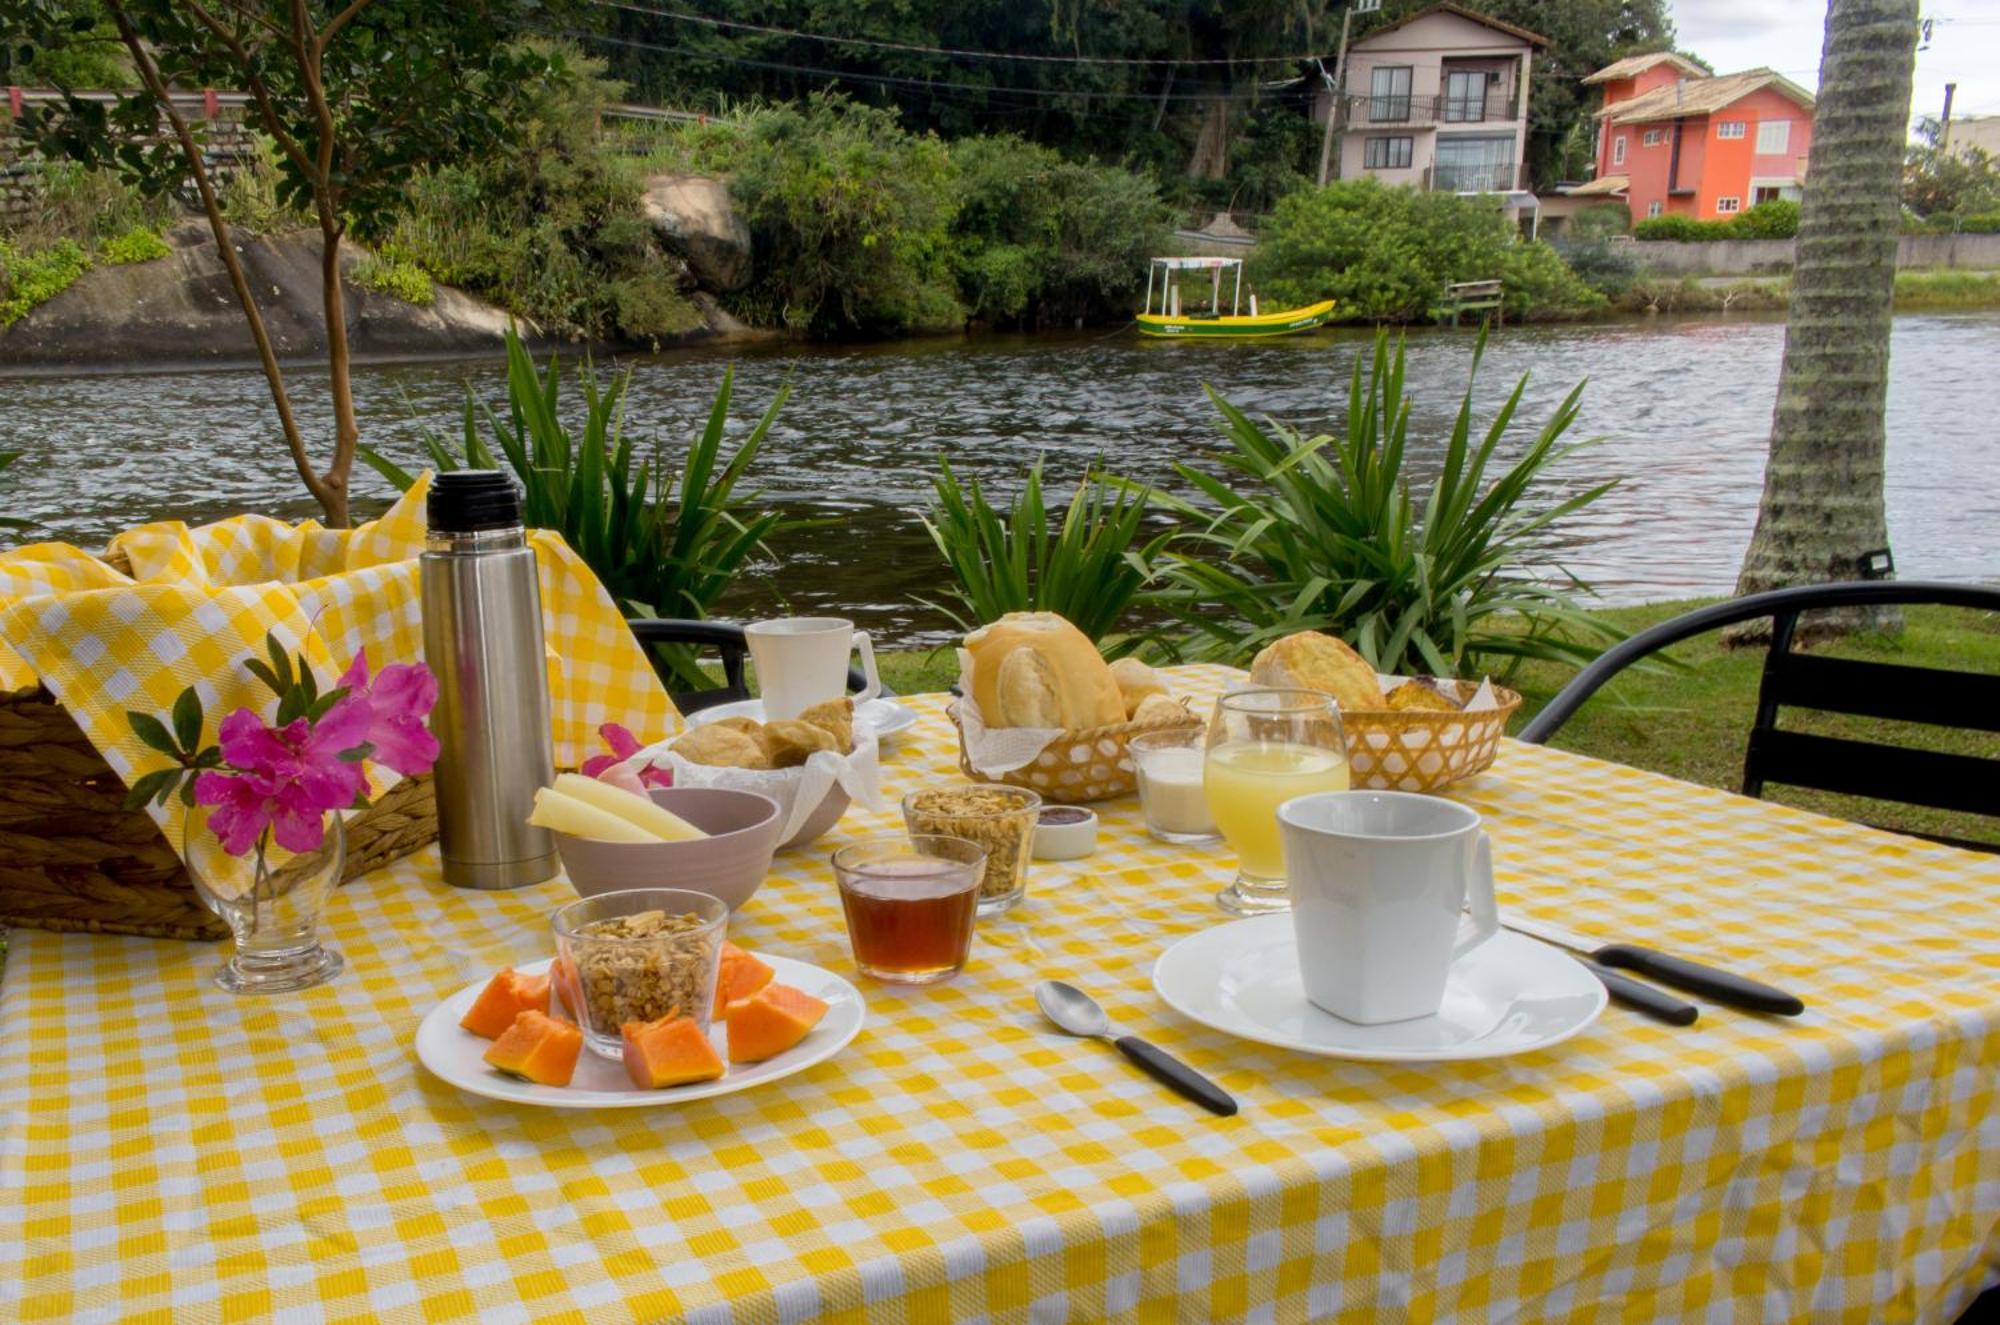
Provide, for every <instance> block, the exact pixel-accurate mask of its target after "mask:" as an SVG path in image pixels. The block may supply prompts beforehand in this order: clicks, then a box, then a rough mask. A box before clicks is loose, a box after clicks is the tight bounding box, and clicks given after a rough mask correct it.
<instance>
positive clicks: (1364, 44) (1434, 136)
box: [1321, 4, 1548, 205]
mask: <svg viewBox="0 0 2000 1325" xmlns="http://www.w3.org/2000/svg"><path fill="white" fill-rule="evenodd" d="M1547 44H1548V40H1547V38H1545V37H1542V36H1540V35H1539V34H1537V33H1533V32H1529V31H1528V30H1527V29H1526V28H1517V27H1515V26H1514V25H1513V24H1511V23H1503V22H1501V21H1500V20H1499V19H1497V18H1489V17H1488V16H1486V15H1485V14H1481V13H1479V12H1478V11H1476V10H1472V9H1467V8H1465V7H1464V6H1462V5H1455V4H1434V5H1431V6H1429V7H1428V8H1425V9H1420V10H1418V11H1417V12H1415V13H1413V14H1409V15H1406V16H1404V17H1403V18H1400V19H1397V20H1396V21H1395V22H1393V23H1389V24H1386V25H1384V26H1382V27H1379V28H1377V29H1375V31H1373V32H1371V33H1369V34H1368V35H1367V36H1366V37H1364V38H1362V39H1361V40H1360V41H1357V42H1355V43H1354V44H1353V45H1352V46H1350V47H1349V48H1348V54H1347V73H1346V79H1345V83H1346V95H1345V96H1344V97H1343V98H1341V104H1340V105H1339V106H1337V107H1330V106H1329V105H1328V104H1327V103H1328V102H1330V101H1331V97H1323V98H1322V102H1321V113H1322V114H1325V113H1332V114H1336V115H1338V116H1339V122H1338V124H1337V125H1336V129H1337V130H1338V132H1339V135H1340V139H1339V142H1340V173H1339V178H1341V179H1354V178H1356V177H1357V176H1361V175H1373V176H1374V177H1375V178H1377V179H1379V180H1381V181H1382V182H1383V183H1385V184H1407V185H1413V186H1415V187H1417V188H1420V189H1443V190H1448V191H1450V192H1454V193H1500V194H1518V193H1521V192H1523V191H1524V190H1525V189H1526V188H1527V180H1526V179H1525V178H1524V176H1523V171H1522V161H1523V159H1524V149H1525V148H1526V146H1527V139H1528V67H1529V61H1530V60H1532V59H1533V57H1534V52H1535V51H1536V50H1537V49H1539V48H1540V47H1543V46H1546V45H1547ZM1521 202H1523V203H1526V204H1527V205H1532V200H1530V199H1526V198H1523V199H1521Z"/></svg>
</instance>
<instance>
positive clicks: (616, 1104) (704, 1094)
mask: <svg viewBox="0 0 2000 1325" xmlns="http://www.w3.org/2000/svg"><path fill="white" fill-rule="evenodd" d="M757 955H758V957H759V958H761V959H762V960H763V961H764V962H765V963H766V964H768V965H769V966H770V967H771V969H772V970H773V971H775V972H776V975H775V976H774V977H773V978H774V979H775V980H776V981H777V982H778V983H779V984H781V985H790V986H792V988H794V989H801V990H804V991H805V992H806V993H808V994H811V995H812V996H813V997H814V998H817V999H822V1000H824V1001H825V1003H826V1005H827V1009H826V1016H824V1017H822V1018H820V1023H819V1025H817V1026H815V1027H813V1028H812V1033H811V1034H810V1035H808V1036H806V1038H805V1039H803V1040H801V1041H800V1042H799V1043H798V1044H796V1045H794V1046H793V1047H792V1048H790V1049H787V1050H786V1051H785V1052H784V1053H781V1054H779V1055H778V1056H777V1057H776V1058H769V1059H766V1060H765V1061H763V1062H761V1063H745V1064H742V1065H741V1066H738V1065H736V1064H731V1065H730V1068H729V1070H728V1071H727V1072H725V1073H724V1074H723V1075H722V1077H721V1079H720V1080H717V1081H698V1082H695V1083H694V1084H693V1085H688V1086H670V1087H668V1088H667V1089H665V1090H640V1089H639V1088H638V1087H637V1086H635V1085H633V1084H632V1078H630V1077H628V1076H626V1075H625V1066H624V1064H622V1063H616V1062H613V1061H612V1060H611V1059H608V1058H600V1057H598V1056H597V1055H596V1054H594V1053H592V1052H591V1051H590V1049H589V1047H588V1046H586V1047H585V1048H584V1051H583V1053H582V1054H581V1055H579V1056H578V1058H577V1060H576V1075H575V1076H574V1077H572V1078H571V1079H570V1083H569V1084H568V1085H567V1086H538V1085H536V1084H535V1083H534V1082H532V1081H523V1080H521V1079H520V1078H519V1077H511V1076H508V1075H507V1074H506V1073H504V1072H496V1071H494V1070H493V1069H492V1068H490V1067H488V1066H487V1065H486V1059H485V1054H486V1049H487V1046H489V1045H491V1044H492V1043H493V1042H492V1041H491V1040H488V1039H484V1038H482V1037H480V1036H477V1035H474V1034H473V1033H472V1032H471V1031H468V1030H464V1029H462V1028H461V1027H460V1026H459V1024H458V1021H459V1018H461V1017H463V1016H464V1015H465V1011H466V1009H467V1008H469V1007H471V1006H472V1001H473V1000H474V999H476V998H478V997H479V991H480V990H482V989H484V988H485V987H486V981H484V980H479V981H476V982H474V983H472V984H469V985H467V986H466V987H465V988H463V989H461V990H459V991H458V992H457V993H456V994H453V995H452V996H451V997H450V998H447V999H446V1000H445V1001H444V1002H442V1003H440V1004H438V1005H437V1006H436V1007H434V1008H432V1009H431V1011H430V1015H429V1016H427V1017H425V1018H424V1021H423V1025H421V1026H419V1027H417V1057H418V1059H420V1060H421V1061H422V1062H423V1065H424V1066H425V1067H427V1068H429V1069H430V1070H431V1072H432V1073H433V1074H435V1075H436V1076H438V1077H440V1078H442V1079H443V1080H445V1081H449V1082H450V1083H451V1084H452V1085H454V1086H457V1087H458V1088H459V1089H460V1090H469V1091H471V1092H472V1093H473V1094H475V1095H486V1096H489V1097H491V1098H493V1099H496V1100H511V1101H512V1102H514V1103H515V1104H540V1105H544V1106H546V1107H548V1108H551V1109H643V1108H648V1107H650V1106H653V1105H658V1104H685V1103H687V1102H688V1101H689V1100H705V1099H708V1098H710V1097H711V1096H715V1095H733V1094H735V1093H736V1092H737V1091H739V1090H749V1089H751V1088H752V1087H754V1086H761V1085H764V1084H765V1083H767V1082H771V1081H776V1080H778V1079H779V1078H781V1077H788V1076H791V1075H792V1074H793V1073H794V1072H803V1071H805V1070H806V1069H807V1068H809V1067H811V1066H813V1065H814V1064H815V1063H823V1062H825V1061H826V1060H827V1059H829V1058H831V1057H833V1056H834V1055H835V1054H837V1053H839V1052H840V1051H841V1050H842V1049H844V1048H846V1047H847V1043H848V1041H850V1040H852V1039H853V1038H854V1037H855V1036H856V1035H857V1034H859V1033H860V1031H861V1026H862V1023H863V1022H864V1021H866V1020H867V1009H866V1006H865V1005H864V1004H863V1003H862V1001H861V994H860V992H859V991H858V990H856V989H855V987H854V986H853V985H851V984H849V983H847V981H845V980H843V979H841V978H840V977H839V976H837V975H835V974H834V973H833V972H832V971H828V970H823V969H821V968H820V967H817V966H814V965H812V964H811V963H810V962H795V961H793V960H792V959H791V958H789V957H773V956H771V955H770V954H769V953H758V954H757ZM516 969H517V970H519V971H520V972H521V973H522V974H524V975H540V974H541V973H542V972H543V971H546V970H547V969H549V963H548V962H547V961H539V962H535V963H534V964H532V965H529V966H521V967H517V968H516ZM727 1036H728V1031H727V1030H726V1029H725V1028H724V1026H723V1024H722V1023H721V1022H720V1021H718V1022H716V1023H715V1025H714V1026H712V1027H710V1028H709V1032H708V1038H709V1039H710V1040H712V1041H714V1043H715V1051H716V1052H717V1053H718V1054H723V1057H724V1059H725V1060H727V1058H728V1055H727V1054H726V1053H724V1052H723V1050H724V1046H725V1045H726V1044H727V1043H728V1040H727Z"/></svg>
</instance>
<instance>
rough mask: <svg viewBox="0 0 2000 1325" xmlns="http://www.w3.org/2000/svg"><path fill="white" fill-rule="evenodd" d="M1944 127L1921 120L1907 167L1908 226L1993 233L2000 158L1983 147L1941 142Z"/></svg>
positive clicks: (1998, 223) (1999, 220)
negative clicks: (1912, 220) (1947, 145)
mask: <svg viewBox="0 0 2000 1325" xmlns="http://www.w3.org/2000/svg"><path fill="white" fill-rule="evenodd" d="M1942 138H1943V129H1942V126H1940V125H1939V123H1938V121H1936V120H1934V119H1932V118H1930V117H1928V116H1926V117H1925V118H1924V119H1923V120H1921V121H1919V122H1918V125H1917V136H1916V141H1915V142H1913V143H1912V144H1911V145H1910V149H1909V153H1908V156H1907V157H1906V159H1905V162H1904V170H1903V207H1904V209H1905V210H1906V212H1907V213H1908V214H1909V216H1910V217H1912V218H1914V220H1915V222H1916V224H1915V225H1914V226H1912V227H1910V228H1913V229H1920V230H1940V231H1949V230H1957V231H1972V232H1986V233H1991V232H1993V231H1995V230H2000V162H1996V161H1995V160H1994V159H1993V157H1992V156H1991V155H1990V154H1988V153H1987V151H1986V150H1985V149H1984V148H1980V147H1972V146H1968V145H1966V144H1963V143H1961V144H1959V145H1958V146H1957V147H1949V148H1947V147H1944V146H1940V142H1941V140H1942Z"/></svg>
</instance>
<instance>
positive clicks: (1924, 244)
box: [1629, 235, 2000, 276]
mask: <svg viewBox="0 0 2000 1325" xmlns="http://www.w3.org/2000/svg"><path fill="white" fill-rule="evenodd" d="M1629 252H1630V253H1631V254H1632V257H1633V258H1634V259H1635V260H1636V261H1637V262H1638V264H1639V266H1640V267H1641V268H1642V269H1643V270H1646V271H1651V272H1660V273H1664V274H1666V275H1670V276H1782V275H1784V274H1785V273H1787V272H1789V271H1790V270H1791V269H1792V241H1791V240H1789V239H1719V240H1715V241H1714V242H1712V243H1706V244H1703V243H1682V242H1679V241H1669V240H1649V241H1637V240H1635V241H1632V244H1631V248H1630V249H1629ZM1896 265H1897V266H1898V267H1960V268H1971V269H1974V270H1988V269H2000V235H1904V236H1903V237H1902V239H1901V241H1900V242H1899V243H1898V245H1897V249H1896Z"/></svg>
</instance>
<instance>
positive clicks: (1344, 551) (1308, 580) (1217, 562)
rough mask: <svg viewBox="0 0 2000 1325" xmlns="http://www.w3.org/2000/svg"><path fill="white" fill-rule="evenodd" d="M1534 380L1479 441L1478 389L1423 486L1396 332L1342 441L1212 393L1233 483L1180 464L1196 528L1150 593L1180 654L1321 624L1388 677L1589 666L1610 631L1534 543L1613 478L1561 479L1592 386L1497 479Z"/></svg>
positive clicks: (1351, 395) (1222, 653)
mask: <svg viewBox="0 0 2000 1325" xmlns="http://www.w3.org/2000/svg"><path fill="white" fill-rule="evenodd" d="M1479 348H1480V350H1483V349H1484V348H1485V340H1484V336H1483V335H1482V337H1481V340H1480V347H1479ZM1478 369H1479V351H1475V352H1474V355H1473V364H1472V374H1474V375H1476V374H1477V372H1478ZM1526 385H1527V379H1526V378H1525V377H1523V378H1522V379H1521V381H1520V382H1519V383H1518V384H1516V386H1515V388H1514V391H1513V393H1512V394H1511V395H1510V396H1509V397H1508V398H1507V401H1506V403H1505V404H1504V405H1502V406H1501V407H1500V410H1499V412H1498V413H1496V414H1495V415H1494V416H1493V418H1492V420H1491V421H1490V422H1489V423H1488V424H1487V426H1486V427H1485V429H1484V430H1483V432H1479V431H1475V428H1474V424H1473V420H1472V386H1471V382H1470V380H1468V382H1467V385H1466V394H1465V396H1464V398H1463V400H1462V401H1461V402H1460V404H1459V409H1458V415H1457V417H1456V419H1455V420H1454V421H1453V424H1452V429H1451V433H1450V435H1449V436H1448V437H1447V438H1446V439H1445V446H1444V455H1443V459H1442V462H1441V463H1440V465H1439V467H1438V470H1437V473H1436V475H1435V477H1434V478H1432V480H1431V483H1430V489H1429V491H1428V492H1427V493H1422V494H1419V493H1418V492H1417V491H1416V484H1415V483H1414V482H1413V481H1412V479H1411V476H1410V475H1409V474H1408V473H1407V472H1406V470H1405V461H1406V459H1407V456H1408V450H1407V444H1408V440H1409V422H1410V401H1409V398H1408V396H1407V395H1406V394H1405V392H1404V389H1403V350H1402V347H1401V346H1400V345H1398V346H1397V347H1396V348H1395V349H1394V351H1393V352H1392V351H1391V349H1390V346H1389V339H1388V336H1387V334H1386V333H1378V334H1377V336H1376V338H1375V352H1374V355H1373V358H1372V361H1370V362H1364V359H1363V357H1361V356H1357V357H1356V359H1355V364H1354V376H1353V380H1352V382H1351V384H1350V386H1349V389H1348V397H1347V428H1346V431H1345V433H1344V434H1342V435H1338V436H1319V437H1311V438H1302V437H1300V436H1299V435H1298V434H1297V433H1296V432H1294V431H1293V430H1291V429H1289V428H1286V427H1285V426H1283V425H1282V424H1277V423H1273V424H1271V426H1270V427H1268V428H1266V427H1263V426H1260V425H1259V424H1257V423H1256V422H1255V421H1254V420H1252V419H1251V418H1250V417H1249V416H1248V415H1246V414H1244V413H1243V412H1242V411H1241V410H1239V409H1237V408H1236V407H1235V406H1233V405H1231V404H1229V403H1228V402H1227V401H1226V400H1224V399H1222V398H1221V397H1220V396H1217V395H1216V394H1215V393H1214V392H1213V391H1211V392H1210V393H1209V395H1210V398H1211V399H1212V400H1214V402H1215V405H1216V408H1217V409H1218V410H1220V411H1221V413H1222V417H1223V424H1224V429H1225V431H1226V432H1227V434H1228V437H1229V443H1230V449H1229V450H1227V451H1225V452H1223V453H1222V454H1221V455H1220V456H1219V457H1217V459H1218V460H1219V461H1220V463H1221V465H1222V474H1221V475H1220V476H1219V477H1218V476H1217V475H1216V474H1214V473H1212V472H1210V471H1209V470H1208V469H1206V468H1197V467H1196V466H1194V465H1190V464H1179V465H1176V466H1175V469H1176V470H1177V472H1178V473H1179V474H1180V476H1181V478H1182V480H1183V481H1185V482H1186V483H1187V484H1188V486H1189V487H1190V488H1191V489H1192V492H1191V493H1189V494H1185V495H1184V494H1178V493H1166V494H1162V495H1161V496H1160V497H1159V498H1158V500H1159V502H1160V504H1161V505H1162V506H1164V507H1165V508H1166V509H1168V510H1171V511H1174V512H1175V513H1177V514H1179V515H1180V516H1181V518H1182V519H1183V520H1184V521H1186V523H1187V525H1188V526H1189V528H1190V529H1191V530H1192V532H1191V533H1189V534H1188V535H1186V536H1185V537H1183V538H1182V539H1181V540H1180V541H1179V542H1177V543H1176V544H1175V546H1174V547H1173V548H1172V549H1170V550H1169V551H1168V553H1167V554H1166V555H1165V556H1164V557H1163V558H1161V559H1160V561H1159V562H1158V563H1157V566H1156V569H1157V570H1158V572H1159V573H1160V574H1161V576H1162V578H1163V580H1164V582H1165V585H1166V587H1165V588H1163V589H1161V590H1159V591H1157V592H1155V593H1154V594H1152V595H1150V598H1151V601H1152V602H1153V603H1154V604H1155V605H1157V606H1159V607H1162V608H1164V609H1166V610H1167V611H1169V612H1170V613H1172V614H1173V615H1174V616H1175V617H1176V618H1177V619H1178V620H1179V621H1180V622H1181V623H1182V624H1183V626H1184V627H1185V628H1186V633H1185V636H1184V637H1183V640H1182V641H1181V648H1182V650H1183V651H1184V652H1185V653H1187V654H1189V655H1190V656H1194V657H1202V658H1215V659H1219V660H1223V661H1228V662H1235V663H1244V662H1247V661H1248V660H1249V658H1250V657H1251V655H1253V654H1255V653H1256V652H1257V650H1258V649H1260V648H1262V647H1263V646H1264V645H1265V644H1268V643H1270V642H1271V641H1272V640H1274V639H1277V638H1279V637H1281V636H1284V635H1288V634H1291V633H1293V632H1294V631H1299V630H1323V631H1327V632H1329V633H1332V634H1336V635H1339V636H1340V637H1341V638H1342V639H1345V640H1347V641H1348V642H1349V643H1350V644H1352V645H1353V646H1354V647H1355V648H1356V649H1357V650H1359V651H1360V652H1361V654H1362V655H1363V656H1364V657H1366V658H1367V659H1368V660H1369V661H1370V662H1372V663H1374V664H1375V666H1376V667H1377V668H1378V669H1380V670H1382V671H1385V672H1399V673H1403V672H1423V673H1429V674H1431V675H1436V676H1463V675H1468V674H1471V673H1476V672H1477V671H1478V670H1480V669H1481V668H1483V667H1486V666H1488V665H1490V664H1491V663H1492V661H1493V660H1494V659H1496V658H1498V659H1509V658H1560V659H1565V660H1568V661H1578V660H1581V659H1583V658H1587V657H1590V656H1592V655H1593V654H1594V653H1595V652H1596V644H1595V643H1594V641H1596V642H1601V641H1603V640H1606V639H1610V638H1615V634H1614V633H1613V632H1611V631H1610V629H1609V628H1608V627H1606V626H1605V625H1603V624H1602V623H1601V622H1600V621H1599V620H1597V619H1596V618H1593V617H1591V616H1589V615H1588V614H1586V613H1585V612H1583V611H1582V610H1581V609H1580V608H1579V607H1578V606H1577V603H1576V601H1575V598H1574V591H1575V590H1576V589H1578V588H1580V587H1582V586H1580V585H1579V584H1578V583H1577V582H1576V581H1575V580H1573V579H1571V578H1570V577H1569V576H1568V575H1567V574H1566V573H1565V572H1563V571H1562V570H1561V568H1560V567H1558V566H1555V565H1553V564H1551V562H1550V558H1549V557H1548V555H1547V553H1546V552H1545V551H1544V550H1543V546H1542V543H1541V535H1542V534H1543V531H1545V530H1547V529H1548V528H1549V527H1550V526H1551V525H1553V524H1555V523H1556V522H1557V521H1559V520H1561V519H1562V518H1563V517H1565V516H1567V515H1570V514H1572V513H1574V512H1576V511H1578V510H1580V509H1581V508H1583V507H1584V506H1587V505H1589V504H1590V503H1591V502H1593V501H1595V500H1596V499H1597V498H1599V497H1601V496H1602V495H1603V494H1604V493H1605V492H1607V491H1609V490H1610V489H1611V488H1612V487H1613V486H1614V483H1613V482H1607V483H1599V484H1596V485H1593V486H1588V487H1583V488H1581V489H1580V490H1579V489H1575V488H1564V487H1563V486H1561V484H1560V481H1559V480H1556V479H1555V478H1554V476H1553V475H1552V474H1551V473H1550V470H1551V469H1552V468H1554V467H1555V466H1557V465H1559V464H1560V463H1561V462H1562V461H1563V460H1564V458H1565V457H1567V456H1568V455H1570V454H1571V453H1573V452H1574V451H1575V450H1576V449H1577V447H1578V446H1580V445H1584V443H1569V444H1560V445H1559V443H1561V439H1562V436H1563V434H1564V433H1565V432H1566V431H1567V430H1568V429H1569V427H1570V425H1571V424H1572V423H1573V422H1575V420H1576V412H1577V402H1578V400H1579V398H1580V397H1581V395H1582V393H1583V387H1582V385H1581V384H1579V385H1578V386H1577V388H1576V389H1575V390H1573V391H1571V392H1570V393H1569V395H1568V397H1566V398H1565V399H1564V401H1563V402H1562V404H1561V405H1559V406H1558V407H1557V408H1556V411H1555V413H1554V414H1553V415H1551V416H1550V418H1549V420H1548V422H1547V423H1545V424H1543V425H1542V427H1541V429H1540V430H1539V431H1538V432H1537V433H1536V435H1535V437H1534V440H1533V441H1531V442H1529V443H1528V444H1527V446H1526V448H1525V449H1523V450H1522V451H1521V452H1520V454H1519V456H1518V458H1517V459H1515V461H1514V462H1513V463H1512V464H1511V465H1509V466H1507V467H1506V468H1504V469H1499V470H1498V472H1497V473H1496V472H1493V471H1494V470H1495V469H1496V467H1497V462H1498V452H1499V448H1500V443H1501V440H1502V438H1503V437H1504V436H1505V435H1506V433H1507V430H1508V427H1509V425H1511V424H1512V423H1513V421H1514V414H1515V412H1516V411H1517V409H1518V408H1519V407H1520V403H1521V393H1522V391H1523V389H1524V388H1525V387H1526ZM1614 482H1615V481H1614ZM1551 488H1554V489H1555V491H1553V492H1551V491H1550V489H1551Z"/></svg>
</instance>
